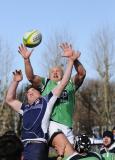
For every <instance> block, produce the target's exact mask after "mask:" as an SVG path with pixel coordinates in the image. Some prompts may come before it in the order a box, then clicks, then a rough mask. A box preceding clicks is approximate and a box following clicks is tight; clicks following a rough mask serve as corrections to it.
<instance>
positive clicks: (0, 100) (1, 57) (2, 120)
mask: <svg viewBox="0 0 115 160" xmlns="http://www.w3.org/2000/svg"><path fill="white" fill-rule="evenodd" d="M13 60H14V58H13V52H12V50H11V49H10V48H9V46H8V44H4V43H3V41H0V82H1V83H0V131H1V133H3V132H4V131H5V130H6V129H11V128H12V126H13V121H12V117H13V116H14V113H13V112H12V110H11V109H9V108H8V107H6V104H5V96H6V92H7V87H8V81H9V74H10V71H11V68H12V66H13Z"/></svg>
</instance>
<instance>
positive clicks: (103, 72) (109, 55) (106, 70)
mask: <svg viewBox="0 0 115 160" xmlns="http://www.w3.org/2000/svg"><path fill="white" fill-rule="evenodd" d="M91 51H92V54H93V56H92V57H93V63H94V64H95V68H96V71H97V72H98V75H99V76H100V78H101V80H102V82H103V101H104V103H103V106H104V112H103V117H104V121H105V122H106V125H107V128H109V126H111V125H112V124H111V114H110V112H111V107H112V105H111V101H110V95H111V94H110V88H109V86H110V85H109V84H110V80H111V78H112V76H113V74H114V72H113V69H114V68H115V62H114V58H115V56H114V51H115V38H114V36H113V34H112V32H111V31H110V30H109V29H108V28H104V29H102V30H100V31H98V32H97V33H96V34H95V35H94V36H93V39H92V42H91Z"/></svg>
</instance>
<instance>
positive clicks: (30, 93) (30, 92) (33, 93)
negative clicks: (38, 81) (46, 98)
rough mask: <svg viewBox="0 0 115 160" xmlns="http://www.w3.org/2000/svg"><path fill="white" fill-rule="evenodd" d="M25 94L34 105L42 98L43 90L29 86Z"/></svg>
mask: <svg viewBox="0 0 115 160" xmlns="http://www.w3.org/2000/svg"><path fill="white" fill-rule="evenodd" d="M25 92H26V98H27V101H28V103H29V104H32V103H33V102H35V101H36V99H38V98H39V97H40V96H41V89H40V88H38V87H36V86H33V85H28V86H27V87H26V89H25Z"/></svg>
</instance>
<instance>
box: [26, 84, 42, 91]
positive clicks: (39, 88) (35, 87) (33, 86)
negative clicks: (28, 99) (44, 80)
mask: <svg viewBox="0 0 115 160" xmlns="http://www.w3.org/2000/svg"><path fill="white" fill-rule="evenodd" d="M30 88H34V89H36V90H37V91H39V92H40V93H41V92H42V91H41V90H42V89H41V87H39V86H35V85H33V84H29V85H27V86H26V88H25V92H27V91H28V90H29V89H30Z"/></svg>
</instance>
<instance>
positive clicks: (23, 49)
mask: <svg viewBox="0 0 115 160" xmlns="http://www.w3.org/2000/svg"><path fill="white" fill-rule="evenodd" d="M18 52H19V53H20V54H21V55H22V57H23V58H24V59H28V58H29V57H30V56H31V54H32V52H33V49H32V50H31V51H29V50H28V49H27V47H26V46H25V45H23V44H21V45H20V46H19V47H18Z"/></svg>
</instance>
